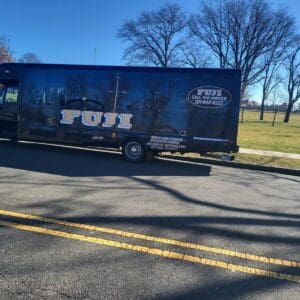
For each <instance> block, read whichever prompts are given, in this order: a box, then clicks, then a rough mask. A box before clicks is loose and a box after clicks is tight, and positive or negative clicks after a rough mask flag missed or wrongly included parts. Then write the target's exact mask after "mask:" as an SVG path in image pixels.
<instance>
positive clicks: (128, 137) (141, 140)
mask: <svg viewBox="0 0 300 300" xmlns="http://www.w3.org/2000/svg"><path fill="white" fill-rule="evenodd" d="M131 140H138V141H140V142H141V143H143V144H144V146H145V147H146V148H147V144H146V143H145V141H144V140H143V139H142V138H140V137H138V136H135V135H131V136H127V137H125V138H123V139H122V140H121V141H120V147H123V145H124V143H125V142H127V141H131Z"/></svg>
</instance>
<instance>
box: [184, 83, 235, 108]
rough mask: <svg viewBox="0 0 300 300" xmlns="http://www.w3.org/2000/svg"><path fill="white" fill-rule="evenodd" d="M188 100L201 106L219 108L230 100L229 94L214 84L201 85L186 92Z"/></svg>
mask: <svg viewBox="0 0 300 300" xmlns="http://www.w3.org/2000/svg"><path fill="white" fill-rule="evenodd" d="M188 101H189V102H191V103H192V104H193V105H195V106H198V107H202V108H220V107H223V106H225V105H227V104H228V103H229V102H230V101H231V94H230V93H229V92H228V91H226V90H224V89H222V88H220V87H216V86H201V87H197V88H195V89H193V90H191V91H190V92H189V93H188Z"/></svg>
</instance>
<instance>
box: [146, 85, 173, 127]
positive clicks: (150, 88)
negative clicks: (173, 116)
mask: <svg viewBox="0 0 300 300" xmlns="http://www.w3.org/2000/svg"><path fill="white" fill-rule="evenodd" d="M144 84H145V86H144V87H145V94H146V97H145V100H144V102H143V119H144V120H147V122H146V123H145V122H144V123H143V125H144V127H145V129H146V130H151V131H153V132H158V131H159V132H163V133H175V132H176V129H175V128H173V127H172V126H170V124H168V122H167V120H168V118H166V117H164V116H163V114H164V113H165V112H166V108H167V106H168V104H169V103H170V101H171V99H172V96H173V92H174V87H175V86H174V83H173V82H172V81H168V83H166V82H165V81H163V80H147V81H145V82H144Z"/></svg>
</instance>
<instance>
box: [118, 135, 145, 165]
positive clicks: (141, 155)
mask: <svg viewBox="0 0 300 300" xmlns="http://www.w3.org/2000/svg"><path fill="white" fill-rule="evenodd" d="M146 153H147V151H146V147H145V144H144V143H143V142H141V141H140V140H138V139H130V140H127V141H125V142H124V144H123V146H122V155H123V157H124V159H126V160H127V161H130V162H142V161H145V159H146Z"/></svg>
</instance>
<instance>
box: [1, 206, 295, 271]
mask: <svg viewBox="0 0 300 300" xmlns="http://www.w3.org/2000/svg"><path fill="white" fill-rule="evenodd" d="M0 215H6V216H11V217H17V218H22V219H28V220H35V221H41V222H47V223H52V224H57V225H63V226H70V227H76V228H80V229H86V230H91V231H98V232H103V233H109V234H114V235H119V236H124V237H129V238H135V239H141V240H146V241H151V242H156V243H162V244H167V245H174V246H178V247H182V248H187V249H194V250H200V251H206V252H211V253H216V254H222V255H226V256H233V257H238V258H242V259H246V260H252V261H259V262H263V263H268V264H274V265H280V266H285V267H294V268H300V262H297V261H290V260H285V259H280V258H272V257H265V256H260V255H254V254H250V253H244V252H238V251H232V250H227V249H222V248H214V247H209V246H205V245H201V244H194V243H188V242H181V241H177V240H172V239H165V238H160V237H155V236H151V235H144V234H139V233H134V232H128V231H122V230H116V229H113V228H107V227H99V226H94V225H87V224H80V223H74V222H68V221H63V220H58V219H52V218H44V217H40V216H34V215H28V214H23V213H18V212H13V211H6V210H0Z"/></svg>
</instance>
